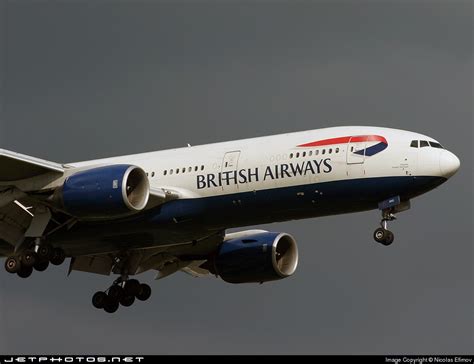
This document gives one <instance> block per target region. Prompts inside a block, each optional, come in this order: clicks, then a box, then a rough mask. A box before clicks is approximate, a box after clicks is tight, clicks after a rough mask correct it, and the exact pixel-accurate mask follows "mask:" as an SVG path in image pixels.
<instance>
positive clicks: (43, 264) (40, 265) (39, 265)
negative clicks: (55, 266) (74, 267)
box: [33, 260, 49, 272]
mask: <svg viewBox="0 0 474 364" xmlns="http://www.w3.org/2000/svg"><path fill="white" fill-rule="evenodd" d="M48 267H49V261H47V260H39V261H37V262H36V263H35V265H34V266H33V268H35V270H37V271H38V272H44V271H45V270H46V269H48Z"/></svg>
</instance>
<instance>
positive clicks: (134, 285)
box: [123, 279, 140, 296]
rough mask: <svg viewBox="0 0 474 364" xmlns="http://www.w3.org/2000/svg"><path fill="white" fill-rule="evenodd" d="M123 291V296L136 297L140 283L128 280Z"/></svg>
mask: <svg viewBox="0 0 474 364" xmlns="http://www.w3.org/2000/svg"><path fill="white" fill-rule="evenodd" d="M123 289H124V291H125V295H127V296H136V295H137V294H138V292H139V291H140V282H138V281H137V280H136V279H130V280H128V281H127V282H125V286H124V287H123Z"/></svg>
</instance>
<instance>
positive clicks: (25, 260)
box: [20, 250, 38, 267]
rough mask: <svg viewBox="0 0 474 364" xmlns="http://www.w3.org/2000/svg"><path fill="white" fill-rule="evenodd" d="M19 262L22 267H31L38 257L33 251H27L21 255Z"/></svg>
mask: <svg viewBox="0 0 474 364" xmlns="http://www.w3.org/2000/svg"><path fill="white" fill-rule="evenodd" d="M20 260H21V265H22V267H33V266H34V265H35V263H36V262H37V261H38V255H37V254H36V253H35V252H34V251H31V250H27V251H25V252H24V253H23V254H22V255H21V257H20Z"/></svg>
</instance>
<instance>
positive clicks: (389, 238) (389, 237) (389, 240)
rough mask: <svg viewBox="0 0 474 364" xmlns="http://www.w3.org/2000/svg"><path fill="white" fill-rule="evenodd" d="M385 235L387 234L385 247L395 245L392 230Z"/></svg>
mask: <svg viewBox="0 0 474 364" xmlns="http://www.w3.org/2000/svg"><path fill="white" fill-rule="evenodd" d="M385 234H386V236H385V240H384V241H383V242H382V244H383V245H385V246H389V245H391V244H392V243H393V240H395V236H394V235H393V233H392V232H391V231H390V230H386V233H385Z"/></svg>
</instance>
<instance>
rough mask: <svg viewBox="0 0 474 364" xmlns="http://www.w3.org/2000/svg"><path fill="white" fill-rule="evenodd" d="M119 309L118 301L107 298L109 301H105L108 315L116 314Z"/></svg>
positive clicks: (105, 309)
mask: <svg viewBox="0 0 474 364" xmlns="http://www.w3.org/2000/svg"><path fill="white" fill-rule="evenodd" d="M118 308H119V303H118V301H116V300H112V299H110V297H107V300H106V301H105V304H104V311H105V312H107V313H114V312H116V311H117V310H118Z"/></svg>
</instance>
